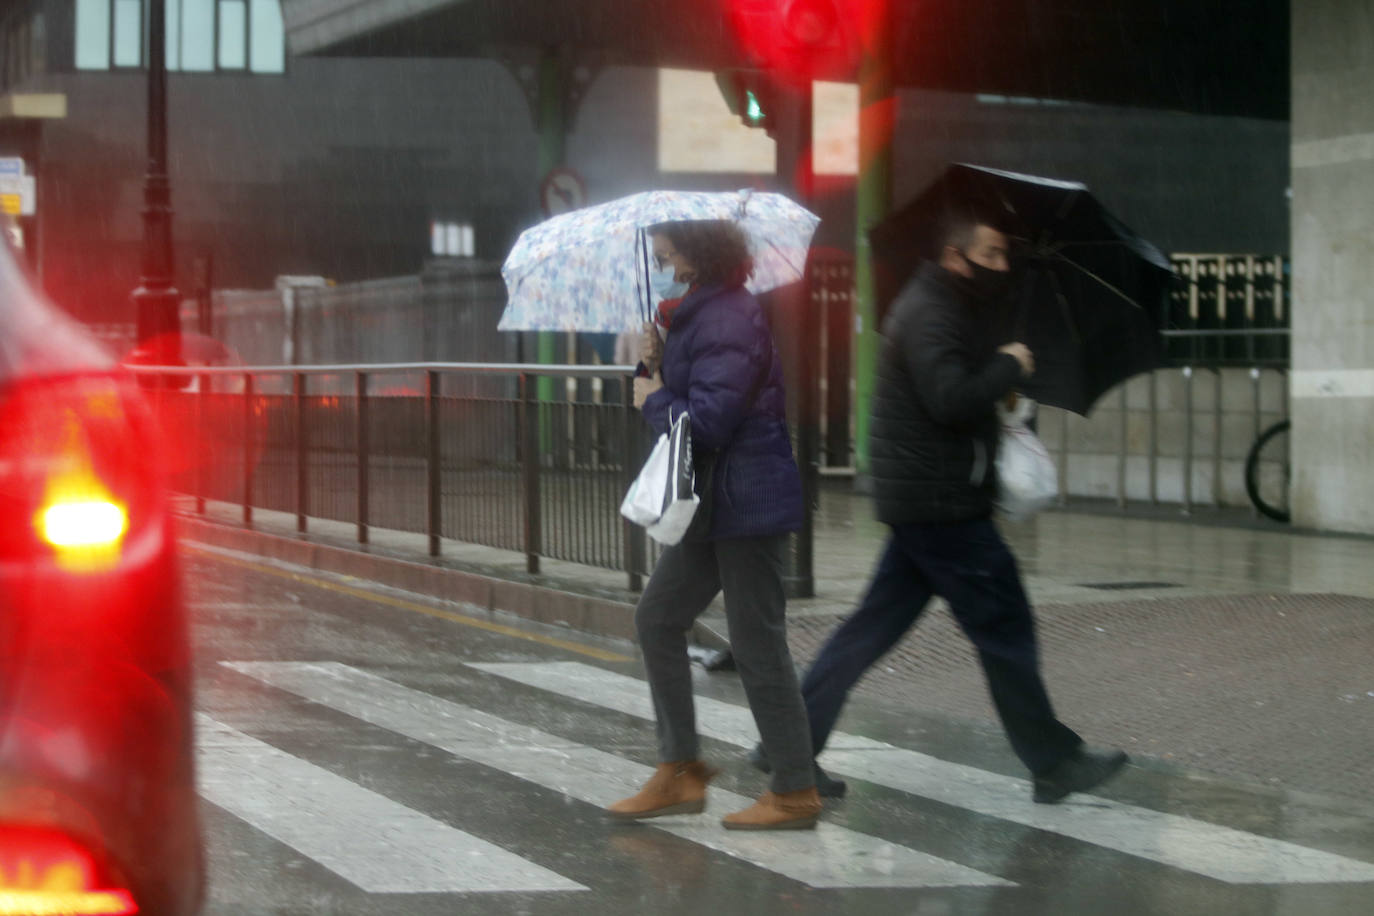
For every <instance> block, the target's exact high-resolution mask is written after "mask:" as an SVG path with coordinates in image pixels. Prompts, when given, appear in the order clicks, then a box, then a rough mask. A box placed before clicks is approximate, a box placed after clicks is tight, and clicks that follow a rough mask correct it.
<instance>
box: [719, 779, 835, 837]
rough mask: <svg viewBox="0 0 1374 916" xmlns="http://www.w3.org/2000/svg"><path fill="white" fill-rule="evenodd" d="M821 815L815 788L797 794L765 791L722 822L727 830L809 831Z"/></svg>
mask: <svg viewBox="0 0 1374 916" xmlns="http://www.w3.org/2000/svg"><path fill="white" fill-rule="evenodd" d="M820 813H821V797H820V795H819V794H818V793H817V792H816V787H815V786H812V787H811V788H809V789H799V790H798V791H796V792H782V793H776V792H765V793H763V795H761V796H760V797H759V800H758V801H756V802H754V804H753V805H752V806H751V807H748V808H745V809H744V810H743V811H736V812H735V813H734V814H727V815H725V817H724V818H723V819H722V820H721V823H722V824H723V825H724V826H725V829H726V830H810V829H812V828H813V827H815V826H816V818H817V817H819V816H820Z"/></svg>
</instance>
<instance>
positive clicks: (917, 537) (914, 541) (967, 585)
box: [802, 519, 1083, 775]
mask: <svg viewBox="0 0 1374 916" xmlns="http://www.w3.org/2000/svg"><path fill="white" fill-rule="evenodd" d="M932 595H939V596H940V597H942V598H944V599H945V600H946V601H947V602H949V605H950V609H951V610H952V611H953V613H954V618H955V619H956V620H957V621H958V622H959V626H960V628H962V629H963V631H964V633H965V635H967V636H968V638H969V639H970V640H972V641H973V645H974V646H975V647H976V648H977V650H978V658H979V660H980V661H981V662H982V664H983V672H984V674H985V675H986V676H987V682H988V689H989V691H990V692H991V693H992V701H993V704H994V705H995V706H996V707H997V714H998V716H999V717H1001V720H1002V727H1003V728H1004V729H1005V730H1006V733H1007V738H1008V739H1010V741H1011V746H1012V749H1013V750H1014V751H1015V752H1016V755H1017V756H1018V757H1020V758H1021V761H1022V762H1023V763H1024V764H1025V765H1026V766H1027V768H1029V769H1030V771H1031V772H1032V773H1033V774H1036V775H1039V774H1042V773H1044V772H1045V771H1047V770H1049V769H1050V768H1051V767H1053V766H1054V765H1055V764H1056V763H1058V762H1059V761H1060V760H1062V759H1063V758H1064V757H1065V756H1066V755H1068V754H1069V753H1071V752H1073V751H1074V750H1075V749H1077V748H1078V747H1079V746H1080V745H1081V744H1082V743H1083V739H1081V738H1080V737H1078V735H1077V734H1075V733H1074V732H1073V730H1072V729H1070V728H1069V727H1068V726H1066V725H1064V724H1063V723H1062V722H1060V721H1059V720H1058V719H1056V718H1055V717H1054V710H1053V708H1052V707H1051V706H1050V698H1049V694H1048V693H1047V692H1046V691H1045V684H1044V682H1043V681H1042V680H1041V679H1040V657H1039V652H1038V650H1037V648H1036V643H1035V621H1034V619H1033V618H1032V617H1031V608H1030V603H1029V602H1028V601H1027V600H1026V593H1025V591H1024V590H1023V589H1022V588H1021V577H1020V574H1019V572H1018V571H1017V568H1016V559H1015V558H1014V557H1013V556H1012V555H1011V551H1010V550H1009V549H1008V548H1007V545H1006V542H1005V541H1003V540H1002V536H1001V535H1000V534H999V533H998V532H997V529H996V527H994V526H993V524H992V522H991V521H990V520H988V519H982V520H979V521H973V522H962V523H958V524H930V525H914V524H913V525H894V526H893V527H892V534H891V536H890V537H889V538H888V541H887V547H886V548H885V550H884V551H883V556H882V559H881V560H880V561H879V562H878V568H877V570H876V571H875V572H874V574H873V581H872V582H871V583H870V584H869V587H868V593H867V594H866V595H865V596H864V600H863V603H862V604H861V605H860V606H859V609H858V610H857V611H855V612H854V615H853V616H852V617H850V618H849V619H848V620H846V621H845V622H844V623H842V624H841V625H840V626H839V627H838V628H837V629H836V630H835V632H834V633H832V634H831V636H830V639H829V640H828V641H827V642H826V644H825V645H824V646H823V647H822V648H821V651H820V654H819V655H818V656H817V657H816V660H815V662H813V663H812V665H811V670H810V671H808V672H807V674H806V679H805V680H804V681H803V682H802V693H803V695H804V696H805V698H806V710H807V715H808V717H809V718H810V721H811V744H812V749H813V750H814V752H815V753H817V754H819V753H820V752H821V749H822V748H824V747H825V742H826V739H827V738H829V736H830V732H831V730H832V729H833V728H834V727H835V720H836V719H838V718H839V715H840V709H841V708H842V707H843V706H844V701H845V697H847V696H848V695H849V691H850V688H852V687H853V686H854V684H855V683H857V682H858V680H859V678H860V677H862V676H863V673H864V672H865V671H867V670H868V668H869V666H871V665H872V664H873V663H874V662H876V661H877V660H878V659H879V658H881V657H882V656H883V654H884V653H886V652H887V651H888V650H889V649H891V648H892V646H893V645H894V644H896V642H897V640H899V639H901V638H902V635H903V634H904V633H906V631H907V630H909V629H910V628H911V626H912V624H914V623H915V622H916V620H917V619H918V618H919V617H920V615H921V612H922V611H924V610H925V608H926V605H927V604H928V603H929V602H930V599H931V596H932Z"/></svg>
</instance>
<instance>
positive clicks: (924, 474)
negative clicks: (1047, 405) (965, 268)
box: [869, 263, 1021, 525]
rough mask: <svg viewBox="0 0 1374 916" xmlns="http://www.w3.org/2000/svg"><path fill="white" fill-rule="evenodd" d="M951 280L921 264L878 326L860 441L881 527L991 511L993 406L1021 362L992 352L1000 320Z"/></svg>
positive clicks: (1000, 336)
mask: <svg viewBox="0 0 1374 916" xmlns="http://www.w3.org/2000/svg"><path fill="white" fill-rule="evenodd" d="M959 281H960V278H959V277H957V276H956V275H955V274H952V273H950V272H949V271H947V270H945V269H944V268H942V267H939V266H938V265H935V264H931V263H925V264H922V265H921V268H920V270H919V271H918V272H917V275H916V277H915V278H914V279H913V280H912V281H911V282H910V283H908V284H907V285H906V287H905V288H904V289H903V290H902V292H901V293H900V294H899V295H898V297H897V299H896V301H894V302H893V304H892V308H891V310H890V311H889V313H888V316H887V320H886V321H884V322H883V329H882V332H883V341H882V345H881V351H880V355H879V358H878V372H877V379H876V389H875V391H874V394H873V408H872V416H873V421H872V427H871V437H870V440H869V447H870V455H871V457H872V470H873V486H874V495H875V497H876V502H877V514H878V519H879V520H880V521H882V522H884V523H886V524H889V525H898V524H907V523H913V522H915V523H930V522H962V521H971V520H973V519H979V518H986V517H988V516H989V515H991V513H992V500H993V496H994V494H995V492H996V475H995V473H994V471H993V460H994V458H995V457H996V452H997V434H998V429H999V425H998V421H997V411H996V403H997V401H998V400H999V399H1001V398H1002V397H1004V396H1005V395H1006V394H1007V393H1008V392H1010V391H1011V389H1012V387H1013V386H1014V385H1015V384H1016V382H1017V380H1018V379H1019V378H1020V375H1021V367H1020V364H1019V363H1017V361H1016V358H1015V357H1013V356H1011V355H1010V354H1006V353H998V352H997V348H998V347H999V346H1001V345H1002V344H1003V343H1005V342H1006V334H1005V333H1004V331H1003V327H1004V325H1005V322H1004V321H1003V320H1002V316H1001V315H1000V314H998V313H997V312H996V311H995V309H994V307H993V306H990V305H985V304H982V303H979V302H977V301H976V300H975V299H974V298H973V297H972V296H970V295H969V294H967V293H966V292H965V291H964V289H963V288H962V286H961V284H960V282H959Z"/></svg>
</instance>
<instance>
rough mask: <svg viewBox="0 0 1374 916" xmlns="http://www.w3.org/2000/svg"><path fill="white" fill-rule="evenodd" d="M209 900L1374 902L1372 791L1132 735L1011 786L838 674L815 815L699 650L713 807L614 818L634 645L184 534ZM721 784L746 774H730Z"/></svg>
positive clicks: (998, 741)
mask: <svg viewBox="0 0 1374 916" xmlns="http://www.w3.org/2000/svg"><path fill="white" fill-rule="evenodd" d="M186 578H187V585H188V597H189V600H190V601H191V603H192V606H193V608H194V617H195V620H196V640H197V653H198V667H199V697H198V707H199V709H200V711H201V714H200V718H199V723H198V725H199V732H200V739H199V744H200V750H199V760H200V778H201V783H202V795H203V796H204V797H205V799H206V801H205V803H204V808H203V811H204V818H205V827H206V834H207V840H208V844H209V854H210V855H209V860H210V881H211V886H210V894H209V900H208V904H207V908H206V912H208V913H214V914H231V913H232V914H251V913H293V914H294V913H329V914H363V913H368V914H372V913H378V914H392V913H395V914H450V913H460V912H461V913H494V914H495V913H500V914H507V913H511V914H514V913H530V914H545V913H547V914H562V913H570V914H571V913H598V914H603V913H605V914H609V913H713V914H721V916H725V914H758V913H789V914H791V913H800V914H812V913H814V914H820V913H827V914H831V913H855V914H860V913H861V914H885V913H894V914H896V913H903V914H930V916H941V914H966V913H967V914H989V916H991V914H1017V916H1020V914H1047V916H1048V914H1065V913H1112V914H1118V913H1120V914H1135V913H1142V914H1143V913H1160V914H1164V913H1168V914H1191V913H1200V914H1201V913H1207V914H1211V913H1226V914H1293V916H1325V914H1365V913H1370V912H1374V864H1371V863H1374V805H1371V806H1370V807H1369V808H1368V809H1362V808H1360V807H1358V806H1352V805H1350V804H1349V803H1348V802H1347V803H1342V804H1341V805H1339V806H1338V805H1335V804H1332V803H1328V802H1325V801H1324V800H1323V799H1321V798H1318V797H1312V796H1301V797H1299V796H1293V795H1288V794H1284V793H1281V792H1277V791H1272V790H1267V789H1262V788H1254V787H1249V786H1244V785H1238V784H1232V783H1228V782H1225V781H1221V780H1217V779H1213V778H1203V777H1199V776H1196V775H1192V774H1187V773H1184V772H1181V771H1178V770H1175V769H1171V768H1167V767H1164V766H1162V765H1159V764H1156V763H1153V762H1151V761H1149V760H1144V761H1141V762H1140V763H1139V764H1138V765H1133V766H1132V767H1130V768H1129V769H1128V770H1127V771H1126V772H1125V773H1124V774H1123V775H1122V776H1121V777H1120V778H1119V779H1118V780H1117V781H1116V782H1114V783H1113V784H1112V785H1111V786H1109V787H1107V788H1105V789H1103V790H1102V791H1101V792H1100V793H1098V794H1097V795H1095V796H1093V797H1083V798H1079V797H1075V800H1074V801H1073V802H1072V803H1071V804H1066V805H1062V806H1058V807H1054V808H1048V807H1046V806H1036V805H1033V804H1031V802H1030V801H1029V788H1028V786H1026V785H1025V784H1024V783H1023V782H1022V781H1021V780H1023V778H1024V774H1023V773H1022V772H1021V771H1020V769H1019V765H1018V764H1017V762H1016V761H1015V759H1014V758H1013V757H1012V756H1011V754H1010V752H1009V750H1008V749H1007V747H1006V745H1005V741H1004V739H1003V738H1002V737H1001V735H1000V733H998V732H997V731H995V730H993V729H984V728H980V727H977V726H971V725H969V724H967V723H965V722H956V721H952V720H947V719H942V718H939V717H935V716H925V715H921V714H920V713H919V712H914V711H913V710H912V700H913V698H908V697H897V696H893V697H890V698H885V699H869V698H856V700H855V702H854V703H853V704H852V705H851V708H850V709H849V710H848V711H847V713H846V716H845V718H844V719H843V720H842V722H841V728H843V729H844V731H845V736H844V737H843V738H841V739H838V740H837V741H836V742H835V743H834V745H832V746H833V748H834V750H832V751H831V752H828V753H829V754H830V755H831V756H830V757H829V758H827V759H826V762H827V764H829V765H830V766H831V767H832V768H833V769H836V770H838V771H840V772H842V773H844V774H845V775H846V776H847V777H848V778H849V782H850V793H849V796H848V797H847V798H846V799H844V800H843V801H839V802H832V803H829V804H828V805H827V810H826V813H825V815H824V818H823V821H824V824H823V827H822V829H821V830H818V831H816V832H814V833H811V832H807V833H793V834H759V835H740V834H735V833H727V832H726V831H724V830H723V829H721V828H720V826H719V824H718V819H719V817H720V815H722V814H725V813H727V812H728V811H730V810H733V808H734V807H735V806H737V805H743V804H744V803H745V801H746V800H747V798H752V797H753V796H754V795H756V794H758V793H759V792H761V791H762V790H763V789H764V788H766V784H765V778H764V777H763V776H762V775H761V774H758V773H756V772H754V771H753V770H751V769H750V768H749V767H748V765H747V764H746V763H745V760H744V753H745V751H744V748H746V747H747V746H749V745H750V744H752V740H753V739H752V733H751V732H750V731H749V728H750V725H749V722H748V717H747V713H745V712H744V711H743V706H744V700H743V694H742V691H741V690H740V687H739V683H738V681H737V679H735V678H734V677H733V676H732V675H729V674H714V675H707V674H706V673H705V672H702V671H698V672H697V680H698V695H699V697H702V698H703V702H702V703H701V704H700V708H699V711H698V717H699V726H700V727H701V729H702V731H703V735H704V736H705V740H704V748H705V753H706V755H707V756H708V758H709V759H710V760H712V762H714V763H717V764H718V765H721V766H722V770H723V772H722V774H721V776H720V777H719V778H718V779H717V780H716V782H715V783H713V785H712V795H711V798H710V804H709V807H708V810H707V813H706V814H704V815H698V816H689V817H678V818H670V819H663V820H661V821H658V822H651V823H652V826H651V825H629V826H626V825H618V824H613V823H609V822H607V821H606V820H605V819H603V817H602V816H601V814H600V805H601V804H604V803H605V802H607V801H610V800H613V799H614V798H618V797H620V796H622V795H625V794H629V792H630V791H633V789H634V788H635V787H636V785H637V783H638V782H639V781H641V780H642V778H643V776H644V774H646V773H647V772H648V768H650V767H652V765H653V764H654V762H655V760H654V751H653V748H654V744H653V727H652V723H651V722H650V721H647V720H646V719H645V718H644V717H643V716H644V711H645V708H646V703H647V689H646V688H644V685H643V683H642V680H640V678H641V677H642V671H641V669H640V667H639V663H638V661H637V660H636V659H635V658H634V648H633V646H630V645H627V644H622V643H615V642H609V641H604V640H596V639H592V638H587V637H583V636H581V635H579V634H575V633H571V632H568V631H562V630H555V629H553V628H548V627H537V626H532V625H526V624H519V623H511V622H507V621H504V620H495V619H493V618H489V617H486V616H484V615H474V616H469V615H468V614H466V613H465V612H464V609H463V608H462V607H460V606H457V605H445V604H443V603H441V602H435V601H432V600H430V599H425V598H420V597H416V596H412V595H406V594H403V593H400V592H395V591H390V590H386V589H379V588H376V587H374V586H371V585H369V584H368V583H364V582H358V581H353V580H347V579H344V578H341V577H331V576H328V575H326V574H320V573H315V572H308V571H305V570H300V569H294V568H290V567H286V566H281V565H274V564H271V563H269V562H267V561H263V560H260V559H256V558H250V557H247V556H243V555H236V554H230V553H227V552H218V551H216V552H210V551H207V550H201V549H195V548H192V549H188V551H187V553H186ZM730 793H734V794H735V795H736V796H739V798H733V797H731V796H730Z"/></svg>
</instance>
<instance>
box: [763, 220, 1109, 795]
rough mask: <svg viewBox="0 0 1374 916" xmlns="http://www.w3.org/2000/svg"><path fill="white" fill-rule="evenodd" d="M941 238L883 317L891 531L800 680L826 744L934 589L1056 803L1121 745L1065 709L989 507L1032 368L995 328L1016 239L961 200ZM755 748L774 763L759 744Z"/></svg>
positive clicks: (881, 386) (879, 492) (1037, 790)
mask: <svg viewBox="0 0 1374 916" xmlns="http://www.w3.org/2000/svg"><path fill="white" fill-rule="evenodd" d="M940 245H941V247H940V250H939V254H938V256H937V258H938V259H937V261H936V262H934V263H929V262H928V263H925V264H922V266H921V268H920V270H919V272H918V274H917V276H916V278H915V279H914V280H913V281H912V282H910V283H909V284H908V285H907V286H906V288H905V289H904V290H903V291H902V293H901V294H900V295H899V296H898V297H897V299H896V301H895V302H894V303H893V305H892V309H891V311H890V313H889V315H888V317H887V319H886V321H885V322H884V324H883V343H882V352H881V355H880V357H879V362H878V373H877V380H876V389H875V392H874V396H873V422H872V439H871V455H872V462H873V463H872V473H873V485H874V493H875V497H876V501H877V514H878V518H879V520H880V521H882V522H883V523H885V524H887V525H888V526H890V527H891V529H892V530H891V534H890V536H889V537H888V540H887V544H886V547H885V549H884V552H883V555H882V558H881V559H880V560H879V562H878V567H877V569H876V571H875V572H874V574H873V579H872V581H871V582H870V584H869V588H868V593H867V594H866V595H865V597H864V599H863V603H862V604H861V605H860V606H859V609H858V610H857V611H856V612H855V613H854V615H853V616H851V617H850V618H849V619H848V620H846V621H845V622H844V623H843V624H841V625H840V626H839V628H838V629H836V630H835V632H834V633H833V634H832V635H831V637H830V639H829V640H828V641H827V642H826V644H825V645H824V646H823V647H822V649H821V651H820V654H819V655H818V656H817V657H816V660H815V661H814V662H813V663H812V665H811V669H810V671H809V672H808V673H807V675H806V678H805V681H804V683H803V684H802V692H803V694H804V696H805V699H806V708H807V714H808V717H809V718H810V722H811V738H812V747H813V750H814V751H815V753H817V754H819V753H820V751H821V749H822V748H824V747H825V743H826V739H827V738H828V737H829V735H830V732H831V730H832V729H833V728H834V726H835V721H836V719H838V718H839V715H840V710H841V708H842V707H843V706H844V701H845V698H846V696H848V694H849V691H850V688H852V687H853V686H854V684H855V683H857V682H858V680H859V678H860V677H862V676H863V674H864V672H865V671H867V670H868V668H869V666H871V665H872V664H873V663H874V662H876V661H877V660H878V659H879V658H880V657H881V656H882V655H883V654H884V653H886V652H887V651H888V650H889V649H890V648H892V646H893V645H894V644H895V643H896V642H897V641H898V640H899V639H900V638H901V637H902V635H903V634H905V633H906V631H907V630H908V629H910V628H911V626H912V625H913V624H914V623H915V622H916V620H917V619H918V618H919V617H920V615H921V612H922V611H923V610H924V609H925V607H926V606H927V604H928V603H929V602H930V599H931V597H932V596H934V595H939V596H941V597H942V598H944V599H945V600H946V601H947V602H948V603H949V605H950V609H951V611H952V612H953V613H954V617H955V619H956V620H957V621H958V623H959V626H960V627H961V628H962V629H963V631H964V633H965V634H966V635H967V636H968V637H969V639H970V640H972V642H973V644H974V646H975V647H976V648H977V650H978V658H979V660H980V662H981V663H982V666H983V671H984V673H985V674H986V676H987V682H988V688H989V690H990V692H991V694H992V700H993V704H994V705H995V706H996V708H997V714H998V716H999V717H1000V718H1001V721H1002V726H1003V728H1004V729H1005V730H1006V734H1007V737H1008V739H1009V740H1010V742H1011V746H1012V749H1013V750H1014V751H1015V752H1016V755H1017V756H1018V757H1020V758H1021V761H1022V762H1023V763H1024V764H1025V765H1026V767H1027V768H1028V769H1029V770H1030V771H1031V774H1032V775H1033V777H1034V798H1035V801H1037V802H1047V803H1048V802H1057V801H1059V800H1060V799H1062V798H1064V796H1066V795H1068V794H1069V793H1070V792H1079V791H1084V790H1087V789H1090V788H1092V787H1094V786H1097V785H1099V784H1101V783H1102V782H1104V781H1106V780H1107V779H1109V778H1110V777H1112V776H1113V775H1114V774H1115V773H1116V772H1117V771H1118V770H1120V769H1121V767H1122V765H1123V764H1124V763H1125V762H1126V754H1125V753H1124V752H1122V751H1111V752H1107V753H1096V752H1090V751H1088V750H1086V749H1085V747H1084V745H1083V739H1081V738H1080V737H1079V736H1078V735H1077V734H1076V733H1074V731H1073V730H1072V729H1070V728H1069V727H1068V726H1066V725H1064V724H1063V723H1062V722H1060V721H1059V720H1058V719H1057V718H1055V715H1054V710H1053V709H1052V707H1051V705H1050V699H1049V695H1048V693H1047V692H1046V690H1045V685H1044V683H1043V681H1042V680H1041V677H1040V661H1039V654H1038V650H1037V647H1036V640H1035V623H1034V620H1033V618H1032V616H1031V608H1030V604H1029V602H1028V601H1027V599H1026V595H1025V591H1024V590H1023V588H1022V585H1021V579H1020V574H1019V572H1018V570H1017V566H1016V560H1015V558H1013V557H1012V554H1011V551H1010V550H1009V549H1008V547H1007V545H1006V542H1005V541H1003V540H1002V537H1001V535H1000V534H999V533H998V531H997V529H996V527H994V525H993V523H992V519H991V516H992V510H993V498H994V495H995V490H996V481H995V473H994V465H993V459H994V457H995V454H996V447H997V437H998V431H999V423H998V419H997V412H996V406H995V405H996V404H997V402H998V401H1000V400H1002V399H1003V398H1005V397H1006V396H1007V395H1008V394H1010V393H1011V392H1012V390H1013V388H1014V386H1015V385H1016V383H1017V382H1018V381H1019V380H1020V379H1022V378H1026V377H1029V376H1030V375H1031V373H1032V372H1034V370H1035V362H1034V358H1033V357H1032V355H1031V352H1030V350H1029V349H1027V347H1026V346H1025V345H1024V344H1022V343H1005V344H1004V343H1002V340H1003V339H1005V338H1002V337H999V334H998V330H997V329H998V328H999V327H1000V326H1003V324H1004V322H1003V321H1002V320H1001V319H1000V316H999V315H998V309H999V307H1000V306H1001V300H1002V298H1003V293H1004V292H1006V290H1007V289H1008V281H1009V280H1010V277H1011V274H1010V264H1009V262H1008V241H1007V237H1006V235H1005V234H1003V233H1002V232H1001V231H999V230H998V229H997V228H996V227H995V226H993V225H992V224H991V222H990V221H988V220H986V219H983V218H980V217H978V216H976V215H972V214H954V215H952V216H951V217H949V218H948V219H947V221H946V223H945V224H944V225H943V226H942V230H941V238H940ZM999 344H1000V346H999ZM753 761H754V763H755V765H756V766H758V767H760V768H761V769H767V768H768V761H767V760H766V759H765V757H764V756H763V754H762V753H761V751H760V750H759V749H757V748H756V749H755V752H754V754H753ZM817 769H819V768H817ZM817 785H818V788H819V789H820V791H821V794H823V795H829V796H836V795H841V794H843V792H844V783H843V782H840V781H838V780H833V779H830V778H828V777H826V776H825V775H824V774H823V773H819V772H818V773H817Z"/></svg>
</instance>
